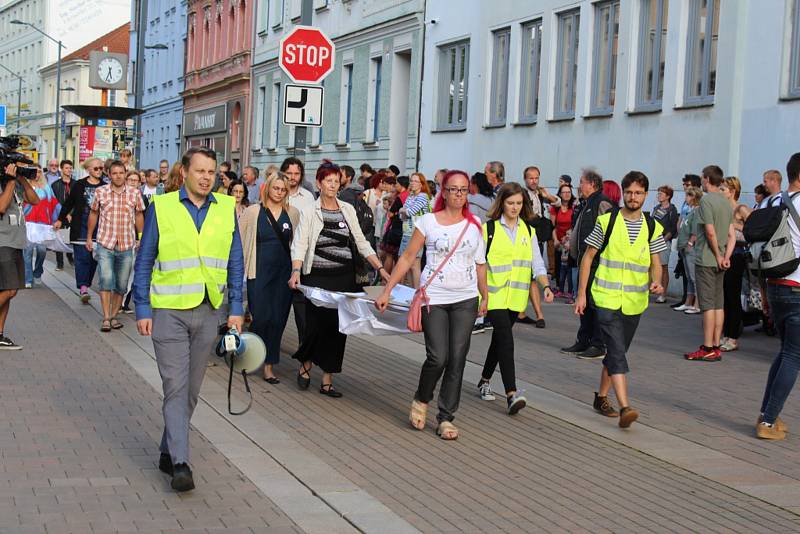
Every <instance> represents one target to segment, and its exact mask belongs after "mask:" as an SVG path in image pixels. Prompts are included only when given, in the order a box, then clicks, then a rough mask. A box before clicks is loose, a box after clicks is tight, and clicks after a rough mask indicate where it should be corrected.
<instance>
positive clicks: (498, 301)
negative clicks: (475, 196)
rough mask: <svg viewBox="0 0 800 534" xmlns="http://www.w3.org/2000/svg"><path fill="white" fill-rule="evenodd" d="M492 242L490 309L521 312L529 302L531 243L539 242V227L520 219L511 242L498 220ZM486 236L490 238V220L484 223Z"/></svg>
mask: <svg viewBox="0 0 800 534" xmlns="http://www.w3.org/2000/svg"><path fill="white" fill-rule="evenodd" d="M494 224H495V230H494V237H493V238H492V246H491V248H490V249H489V254H488V256H487V257H486V264H487V266H488V269H487V282H488V285H489V302H488V307H489V309H490V310H513V311H517V312H520V311H522V310H524V309H525V308H526V307H527V306H528V294H529V293H528V292H529V290H530V287H531V278H532V272H533V263H532V261H531V257H532V256H533V250H532V248H531V247H534V246H538V241H537V240H536V231H535V230H534V229H533V228H531V229H530V232H529V231H528V225H527V224H525V223H524V222H523V221H522V220H518V221H517V238H516V242H515V243H512V242H511V239H509V237H508V234H507V233H506V230H505V228H503V225H502V224H500V221H499V220H497V221H495V223H494ZM483 240H484V241H485V242H488V229H487V223H484V224H483Z"/></svg>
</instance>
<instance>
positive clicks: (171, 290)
mask: <svg viewBox="0 0 800 534" xmlns="http://www.w3.org/2000/svg"><path fill="white" fill-rule="evenodd" d="M205 290H206V286H205V285H204V284H183V285H177V286H170V285H151V286H150V293H152V294H154V295H194V294H196V293H205Z"/></svg>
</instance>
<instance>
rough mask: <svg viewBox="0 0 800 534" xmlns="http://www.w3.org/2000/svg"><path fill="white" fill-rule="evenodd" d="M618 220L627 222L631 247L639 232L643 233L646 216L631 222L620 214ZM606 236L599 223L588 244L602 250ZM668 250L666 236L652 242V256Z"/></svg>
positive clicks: (587, 241) (587, 239) (595, 226)
mask: <svg viewBox="0 0 800 534" xmlns="http://www.w3.org/2000/svg"><path fill="white" fill-rule="evenodd" d="M618 219H622V220H623V221H625V228H627V229H628V239H629V240H630V242H631V245H633V243H634V242H635V241H636V238H637V237H639V232H641V231H642V224H644V214H642V216H641V217H640V218H639V220H636V221H629V220H628V219H626V218H625V217H623V216H622V214H620V215H619V216H618ZM604 238H605V235H604V234H603V227H602V226H601V225H600V222H599V221H598V222H597V223H596V224H595V225H594V229H593V230H592V233H591V234H589V237H587V238H586V241H585V242H586V244H587V245H588V246H590V247H592V248H596V249H597V250H600V249H601V248H603V241H604V240H605V239H604ZM665 250H667V242H666V241H664V236H663V235H660V236H658V237H656V238H655V239H653V240H652V241H650V254H651V255H653V254H660V253H661V252H663V251H665Z"/></svg>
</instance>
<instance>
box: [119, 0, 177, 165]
mask: <svg viewBox="0 0 800 534" xmlns="http://www.w3.org/2000/svg"><path fill="white" fill-rule="evenodd" d="M142 3H143V4H142ZM140 4H141V5H140ZM142 7H146V8H147V13H146V17H142V18H143V23H141V24H139V23H138V19H139V15H140V14H141V13H142V11H141V8H142ZM131 20H132V21H134V22H135V24H134V25H133V26H132V31H131V39H130V50H131V53H130V62H131V68H130V69H129V71H128V72H129V73H130V81H131V83H129V84H128V87H129V88H130V90H131V91H135V85H136V84H135V80H136V78H135V73H136V67H137V63H141V65H142V68H143V69H144V73H143V80H142V102H141V108H142V109H144V113H143V114H142V115H140V116H139V118H138V120H140V121H141V128H140V131H141V136H142V137H141V141H140V144H139V152H140V153H139V154H136V160H137V162H138V163H137V164H138V165H139V167H140V168H143V169H149V168H151V169H157V168H158V164H159V162H160V161H161V160H162V159H166V160H168V161H170V162H174V161H177V160H178V159H180V155H181V152H182V145H183V140H182V138H181V128H182V125H183V97H182V96H181V92H182V91H183V88H184V85H183V83H184V77H183V72H184V68H185V58H186V56H185V47H186V27H187V19H186V0H161V1H159V2H146V1H145V0H134V1H133V2H132V3H131ZM140 28H141V30H142V37H143V38H144V45H145V46H148V47H156V48H147V49H145V50H144V58H143V60H142V61H141V62H138V59H137V53H138V47H137V44H138V42H139V33H138V32H139V30H140ZM162 46H163V47H166V49H162V48H161V47H162ZM128 98H129V101H130V102H131V104H133V103H134V102H135V98H134V94H133V92H131V93H129V95H128Z"/></svg>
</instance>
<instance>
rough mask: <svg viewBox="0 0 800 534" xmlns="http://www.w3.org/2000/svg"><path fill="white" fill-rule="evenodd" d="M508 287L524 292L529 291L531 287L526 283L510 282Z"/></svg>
mask: <svg viewBox="0 0 800 534" xmlns="http://www.w3.org/2000/svg"><path fill="white" fill-rule="evenodd" d="M508 285H509V287H511V289H521V290H523V291H527V290H528V289H530V287H531V285H530V284H526V283H525V282H509V283H508Z"/></svg>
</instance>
